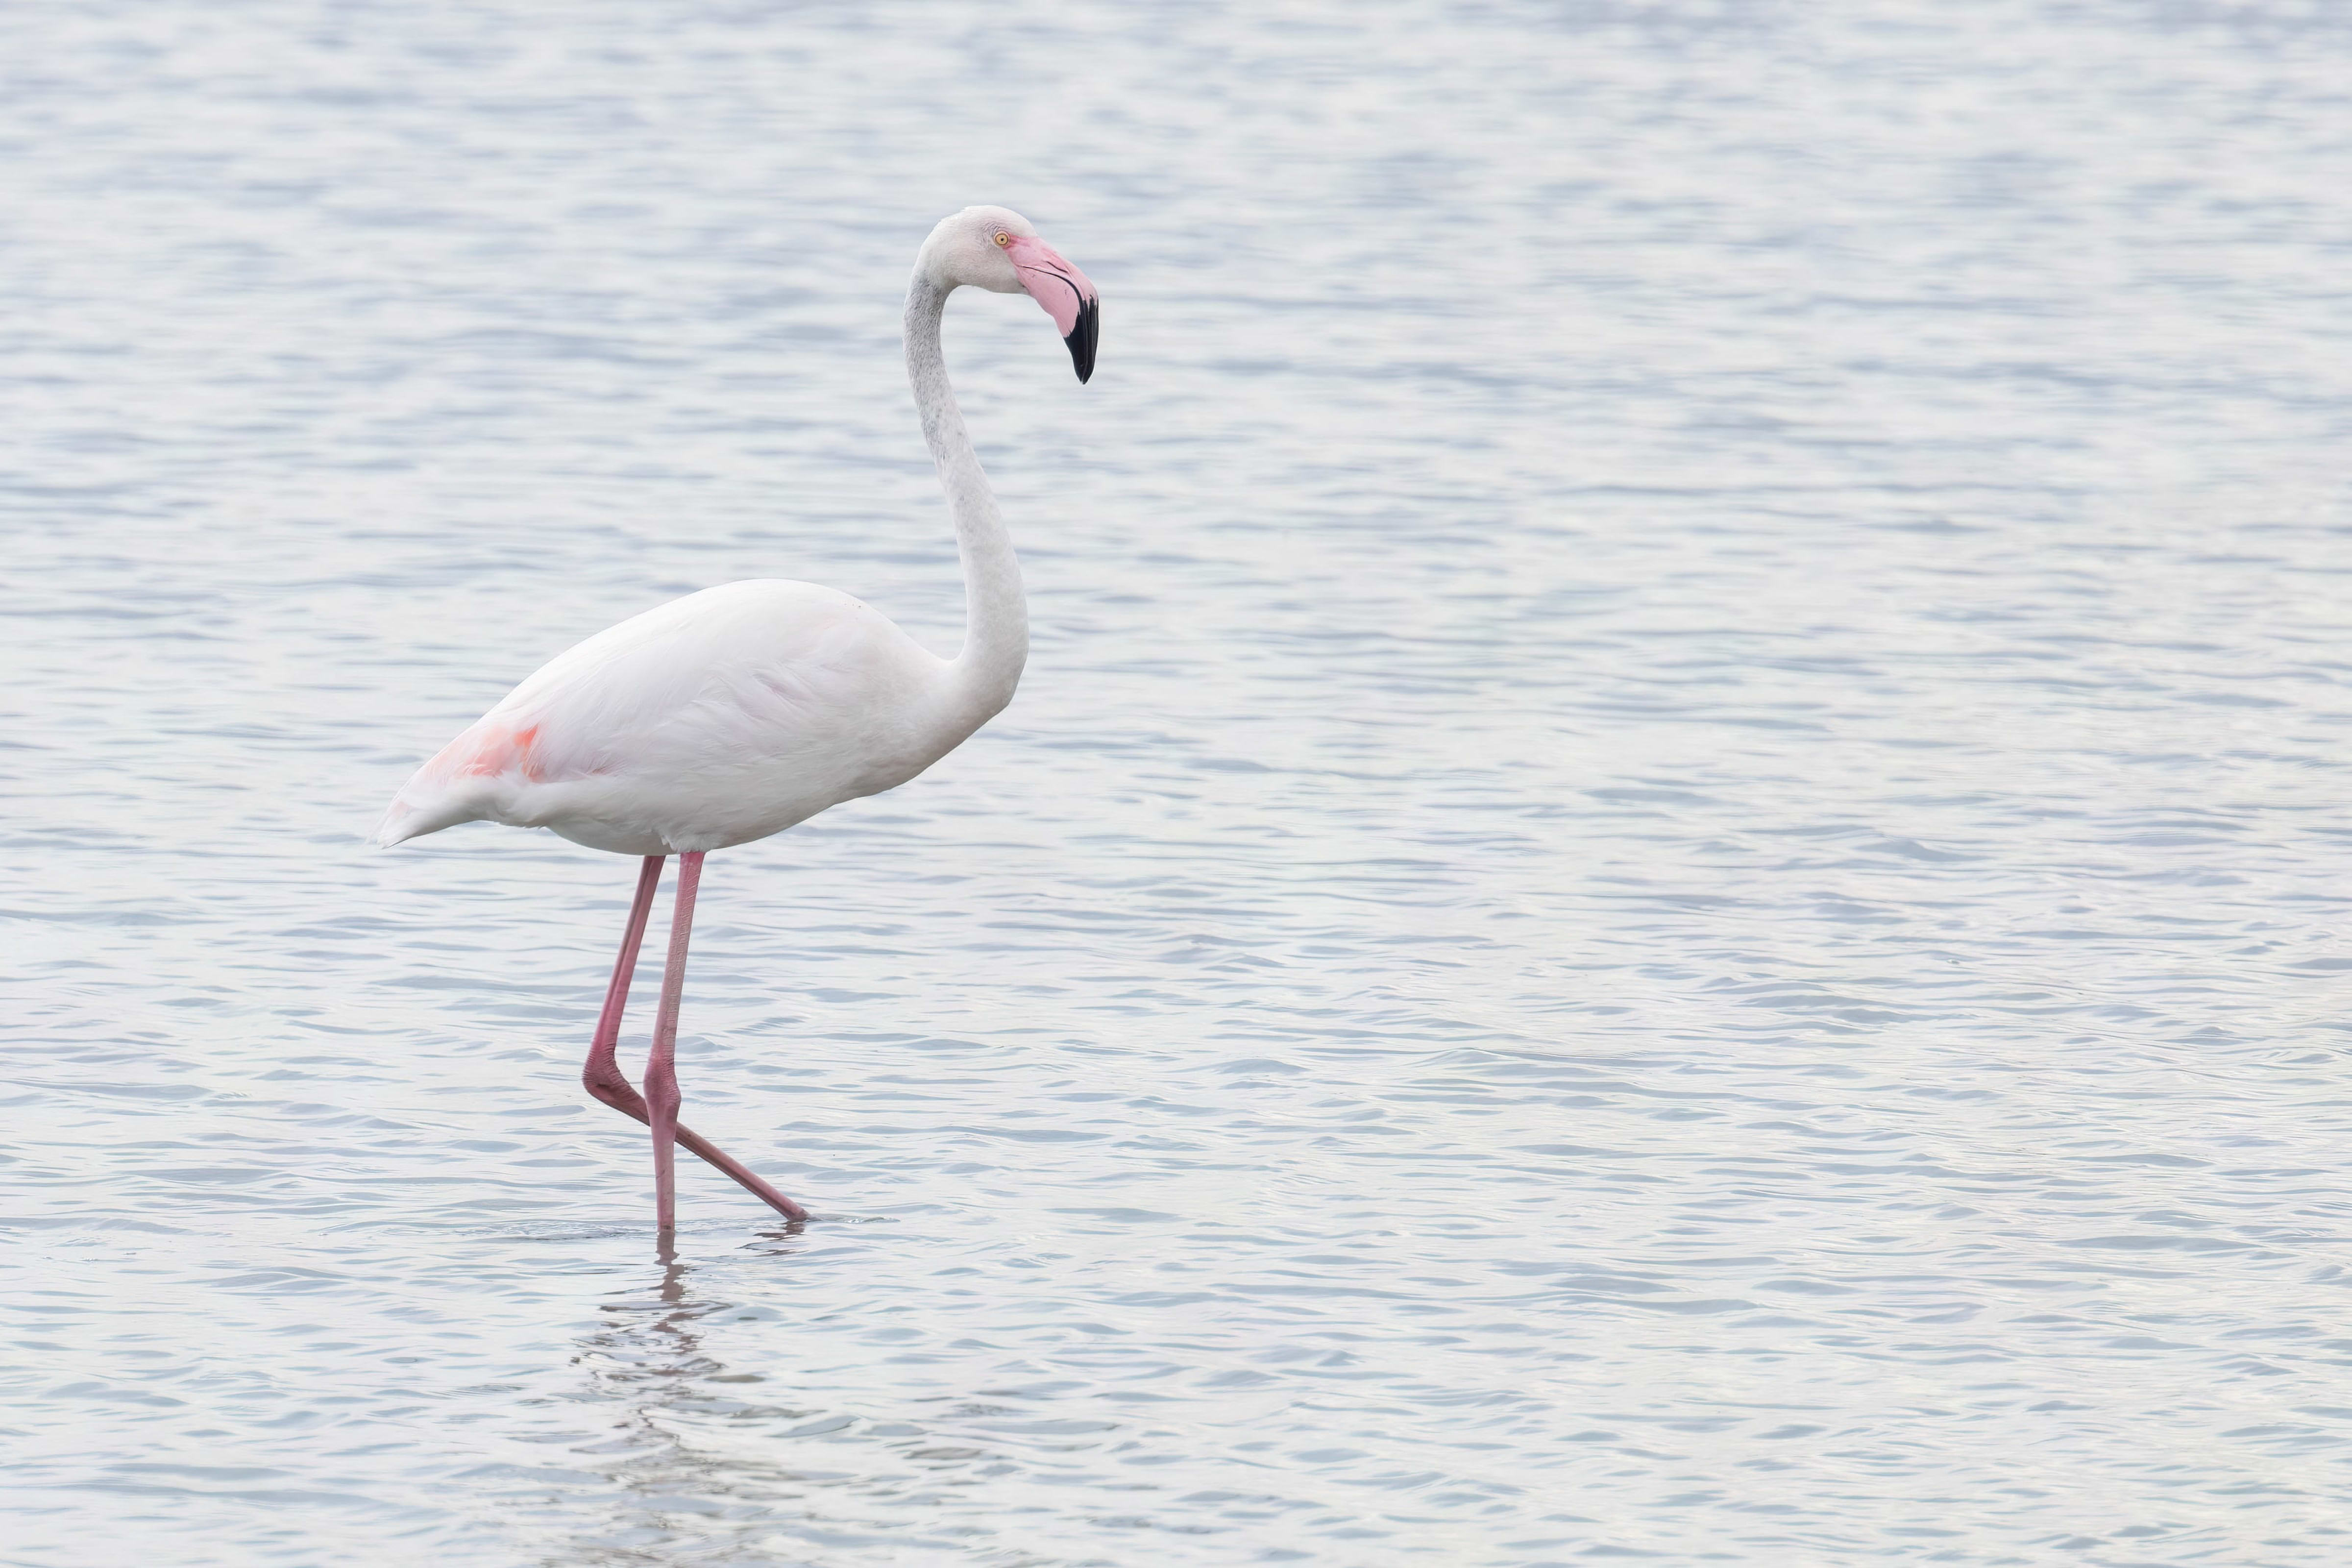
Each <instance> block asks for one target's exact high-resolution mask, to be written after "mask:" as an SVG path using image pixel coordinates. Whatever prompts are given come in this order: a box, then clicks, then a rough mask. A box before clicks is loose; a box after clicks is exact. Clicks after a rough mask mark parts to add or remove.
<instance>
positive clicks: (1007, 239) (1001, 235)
mask: <svg viewBox="0 0 2352 1568" xmlns="http://www.w3.org/2000/svg"><path fill="white" fill-rule="evenodd" d="M996 243H997V244H999V245H1010V244H1012V243H1013V237H1012V236H1011V235H1009V234H1007V233H1005V232H1004V231H1003V229H1001V228H1000V229H998V230H997V231H996Z"/></svg>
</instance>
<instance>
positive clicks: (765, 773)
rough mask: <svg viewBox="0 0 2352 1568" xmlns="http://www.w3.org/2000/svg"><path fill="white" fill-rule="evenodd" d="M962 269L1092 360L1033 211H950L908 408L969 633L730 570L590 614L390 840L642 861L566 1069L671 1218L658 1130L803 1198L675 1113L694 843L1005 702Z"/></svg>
mask: <svg viewBox="0 0 2352 1568" xmlns="http://www.w3.org/2000/svg"><path fill="white" fill-rule="evenodd" d="M966 284H971V285H972V286H973V287H975V288H981V289H988V290H990V291H991V292H992V293H998V294H1012V293H1017V292H1021V291H1024V290H1025V291H1026V292H1027V293H1028V294H1029V295H1030V297H1031V298H1033V299H1034V300H1036V301H1037V303H1038V304H1040V305H1042V306H1044V307H1045V312H1046V314H1048V315H1050V316H1052V317H1053V318H1054V325H1055V328H1056V329H1058V330H1059V331H1061V333H1062V341H1063V342H1066V343H1067V344H1068V345H1069V350H1070V359H1071V363H1074V364H1075V365H1076V367H1077V372H1078V379H1079V380H1080V381H1082V382H1083V381H1085V380H1086V379H1087V377H1088V376H1090V375H1092V374H1094V367H1095V338H1096V333H1097V328H1098V321H1097V295H1096V293H1095V287H1094V285H1093V284H1092V283H1089V282H1088V281H1087V277H1086V274H1084V273H1083V272H1080V271H1079V270H1078V269H1077V268H1075V267H1073V266H1071V265H1070V264H1069V263H1068V262H1067V261H1065V260H1064V259H1062V258H1061V257H1060V255H1058V254H1057V253H1056V252H1055V250H1054V248H1053V247H1051V246H1049V245H1047V244H1046V243H1045V241H1044V240H1042V239H1039V238H1038V237H1037V231H1036V229H1035V228H1034V227H1033V226H1031V225H1030V223H1029V220H1028V219H1026V218H1024V217H1023V216H1021V215H1020V214H1018V213H1015V212H1013V211H1010V210H1008V209H1006V208H1004V207H985V206H982V207H966V208H965V209H964V210H963V211H961V212H960V213H958V214H956V215H955V216H952V217H949V218H945V219H943V220H941V222H940V225H939V226H938V227H937V228H934V229H933V230H931V234H930V237H929V239H927V240H925V241H924V242H923V247H922V249H921V251H920V252H919V253H918V254H917V256H916V258H915V276H914V280H913V281H912V282H911V283H910V284H909V285H908V289H907V326H906V331H907V379H908V382H909V383H911V384H912V385H913V387H914V393H915V405H916V406H917V407H918V408H919V410H920V411H921V413H922V419H923V439H924V440H925V441H926V442H927V443H929V447H930V449H931V458H932V459H933V461H934V462H936V463H937V464H938V467H939V473H940V485H941V486H942V487H943V488H944V489H946V491H947V495H948V507H949V510H950V512H951V513H952V514H953V515H954V518H955V529H956V548H957V553H958V554H959V555H960V556H961V559H962V563H963V583H964V618H965V629H964V643H963V648H962V651H961V652H960V653H959V654H958V655H957V656H956V657H955V658H952V659H943V658H938V657H936V656H935V655H933V654H930V653H929V652H927V651H925V650H924V649H923V648H922V647H920V646H919V645H918V644H917V643H916V642H915V640H914V639H913V638H912V637H908V635H907V634H906V633H904V632H902V631H900V630H899V629H898V627H897V626H893V625H892V624H891V623H890V622H889V621H888V620H887V619H885V618H884V617H883V616H881V615H880V614H879V613H878V612H877V611H875V610H874V609H872V608H870V607H868V606H867V605H864V604H861V603H860V602H859V601H857V600H856V599H853V598H851V597H850V596H849V595H846V594H843V593H838V592H836V591H835V590H834V589H831V588H824V587H819V586H817V585H816V584H811V583H792V582H781V581H761V582H751V583H730V584H726V585H724V586H722V587H717V588H706V589H704V590H703V591H702V592H700V593H698V594H689V595H687V596H686V597H685V598H683V599H677V600H674V601H672V602H671V603H669V604H667V605H661V606H659V607H658V608H656V609H651V610H648V611H646V613H645V614H643V615H641V616H635V617H634V618H632V619H630V620H625V621H623V622H622V623H621V624H620V625H619V626H614V627H612V628H610V629H609V630H606V631H604V632H600V633H599V634H597V635H596V636H594V637H590V638H589V639H588V640H587V641H586V642H583V643H582V644H580V645H579V646H578V647H574V648H572V650H571V651H570V652H568V653H565V654H562V655H561V656H560V657H558V658H555V659H554V660H552V661H551V663H549V664H547V665H546V666H545V667H543V668H541V670H540V671H539V672H538V673H537V674H536V675H533V676H532V677H530V679H528V680H525V681H524V682H523V683H522V684H521V685H520V686H518V687H516V688H515V689H514V690H512V691H511V692H509V693H508V694H507V697H506V699H505V700H503V701H501V702H500V703H499V705H498V706H497V707H495V708H493V709H491V710H489V711H488V713H485V714H484V715H482V717H481V718H480V719H478V720H477V721H475V722H474V724H473V725H472V726H471V727H470V728H469V729H467V731H465V732H464V733H463V734H461V735H459V736H458V737H457V739H456V740H454V741H452V742H449V743H448V744H447V745H446V746H444V747H443V748H442V749H441V751H440V752H439V753H438V754H436V756H435V757H434V758H433V760H432V761H430V762H428V763H425V765H424V766H423V767H421V768H419V769H418V770H417V771H416V773H415V776H413V777H412V778H410V779H409V781H408V782H407V783H406V784H403V785H402V786H401V789H400V793H399V794H398V795H395V796H394V798H393V803H392V808H391V809H390V810H389V811H387V812H386V813H385V814H384V817H383V823H382V824H381V825H380V826H378V827H377V828H376V831H375V842H376V843H378V844H380V845H382V846H383V847H387V848H388V847H391V846H393V845H395V844H400V843H404V842H405V841H406V840H408V839H411V838H415V837H419V836H420V835H423V834H426V833H437V832H439V831H440V830H441V829H442V828H445V827H449V826H454V825H456V824H457V823H460V822H475V821H489V822H501V823H506V824H509V826H517V827H548V828H552V829H554V830H555V832H557V833H559V834H561V835H562V837H566V838H569V839H571V840H572V842H573V843H575V844H584V845H586V846H587V847H590V848H592V849H604V850H608V851H610V852H611V853H613V854H615V855H636V856H642V857H644V865H643V866H642V868H640V869H639V871H638V873H637V891H636V897H635V900H633V901H632V903H631V904H630V906H629V920H628V925H627V927H626V929H625V931H624V933H623V935H622V938H621V952H620V956H619V958H618V959H617V960H615V961H614V965H613V979H612V984H610V985H609V986H608V987H607V988H606V990H605V993H604V1012H603V1013H602V1014H601V1015H599V1016H598V1017H597V1020H596V1033H595V1035H594V1037H593V1039H592V1040H591V1042H590V1044H589V1047H588V1062H587V1066H586V1067H585V1068H583V1070H582V1073H581V1078H582V1079H583V1081H584V1082H585V1083H586V1084H587V1087H588V1092H589V1093H590V1094H592V1095H593V1096H595V1097H596V1098H597V1099H598V1100H603V1101H604V1103H605V1104H606V1105H609V1106H611V1107H612V1108H613V1109H614V1110H619V1111H623V1112H625V1113H626V1114H628V1115H630V1116H634V1117H635V1118H636V1119H637V1120H638V1121H642V1122H645V1123H646V1125H647V1126H649V1127H651V1128H652V1129H653V1144H654V1206H655V1210H656V1218H657V1220H658V1223H659V1226H660V1228H661V1230H662V1232H663V1233H664V1234H665V1235H667V1233H669V1232H670V1231H671V1230H672V1229H673V1228H674V1227H675V1226H676V1224H677V1184H676V1177H675V1173H674V1171H673V1168H672V1167H673V1154H672V1145H673V1144H674V1143H683V1144H685V1145H686V1146H687V1148H688V1150H690V1151H692V1152H694V1153H696V1154H698V1155H700V1156H701V1157H702V1158H703V1159H704V1160H706V1161H708V1162H709V1163H711V1164H713V1165H716V1166H717V1167H718V1168H719V1169H720V1170H721V1171H724V1172H726V1173H727V1174H728V1175H730V1176H732V1177H733V1178H734V1179H735V1180H736V1181H738V1182H740V1183H741V1184H743V1185H744V1186H745V1187H747V1188H749V1189H750V1190H751V1192H752V1193H753V1194H757V1195H758V1196H759V1197H760V1198H761V1199H762V1200H763V1201H765V1202H766V1203H768V1204H769V1205H771V1206H772V1207H773V1208H775V1209H776V1210H777V1211H778V1212H779V1213H781V1214H782V1215H784V1216H785V1217H786V1218H788V1219H793V1220H804V1219H806V1218H807V1217H808V1211H807V1210H805V1209H803V1207H801V1205H798V1204H796V1203H794V1202H793V1200H792V1199H790V1198H788V1197H786V1196H785V1195H784V1194H782V1193H780V1192H778V1191H777V1190H776V1189H775V1188H773V1187H772V1186H770V1185H769V1184H767V1183H765V1182H763V1181H761V1179H760V1178H759V1177H758V1176H756V1175H753V1174H752V1173H751V1172H750V1171H749V1170H747V1169H746V1168H744V1166H742V1165H741V1164H740V1163H737V1162H736V1161H734V1160H732V1159H730V1158H729V1157H728V1156H727V1155H726V1154H724V1153H722V1152H719V1149H718V1148H717V1147H716V1146H714V1145H713V1144H712V1143H711V1142H710V1141H709V1139H706V1138H702V1137H700V1136H698V1135H697V1134H696V1133H694V1132H692V1131H688V1129H686V1128H684V1127H681V1126H679V1125H678V1122H677V1112H678V1106H679V1103H680V1101H679V1095H678V1088H677V1012H678V999H679V997H680V995H681V994H683V992H684V989H685V985H686V948H687V939H688V934H689V932H690V931H691V930H692V928H693V923H694V898H695V892H696V889H697V888H698V886H699V885H700V882H701V879H702V858H703V857H704V856H705V855H706V854H708V853H709V852H710V851H711V850H713V849H724V848H727V847H730V846H731V845H736V844H747V843H749V842H751V840H752V839H755V838H765V837H768V836H769V835H770V834H772V833H781V832H782V831H783V830H784V829H785V828H787V827H790V826H793V824H794V823H797V822H803V821H806V820H807V819H808V818H809V817H812V816H815V815H816V814H817V813H818V812H820V811H823V810H824V808H825V807H827V806H829V805H839V804H840V803H841V802H843V801H845V800H856V799H857V798H858V797H859V796H861V795H878V794H879V793H881V792H882V791H884V790H886V789H891V788H894V787H895V786H897V785H898V784H905V783H906V782H907V781H908V779H911V778H913V777H914V776H915V775H916V774H917V773H921V772H922V771H923V770H924V769H925V768H928V767H929V766H930V765H931V764H932V763H935V762H938V761H939V760H940V758H941V757H943V756H945V755H947V754H948V752H951V751H953V750H954V749H955V748H956V747H957V746H958V745H960V744H961V743H962V742H963V740H964V739H965V737H967V736H969V735H970V734H971V733H972V732H973V731H976V730H978V729H979V728H980V727H981V726H982V724H985V723H986V722H988V721H989V720H991V719H992V718H994V717H995V716H996V715H997V714H998V713H999V712H1001V711H1003V708H1004V705H1005V704H1006V703H1008V702H1010V701H1011V700H1013V688H1014V687H1015V686H1016V685H1017V684H1018V683H1019V681H1020V679H1021V667H1022V665H1023V663H1024V661H1025V660H1026V659H1027V658H1028V656H1029V612H1028V608H1027V606H1026V605H1025V604H1024V602H1023V599H1022V595H1021V568H1020V565H1019V563H1017V562H1016V561H1014V559H1013V543H1012V541H1011V540H1010V539H1009V538H1008V537H1007V536H1006V534H1005V531H1004V520H1003V518H1002V517H1001V516H999V515H998V513H997V510H996V498H995V496H994V495H993V494H992V492H991V490H990V489H989V486H988V477H987V476H986V475H985V474H983V473H982V471H981V467H980V458H979V456H978V455H977V454H976V453H975V452H973V450H972V447H971V437H970V436H968V435H967V434H965V432H964V426H963V416H962V414H961V412H960V411H959V410H958V409H957V407H956V400H955V394H954V392H953V391H952V390H950V387H949V385H948V372H947V361H946V359H945V357H944V356H943V355H942V354H941V353H940V319H941V317H942V316H943V315H944V314H945V312H946V310H947V302H948V296H949V294H950V293H952V292H953V291H954V290H955V289H959V288H961V287H962V286H964V285H966ZM671 854H676V855H677V856H678V869H677V912H676V914H675V916H674V917H673V919H672V922H671V925H670V937H669V962H668V964H667V967H666V968H665V969H664V970H663V972H662V992H661V1005H660V1009H659V1011H658V1013H657V1014H656V1018H655V1022H654V1037H653V1048H652V1051H651V1053H650V1055H649V1056H648V1057H647V1058H646V1089H645V1093H644V1095H643V1096H642V1097H641V1096H639V1094H638V1093H637V1091H636V1090H635V1089H632V1088H631V1087H630V1085H629V1080H628V1079H626V1078H625V1077H624V1076H622V1073H621V1068H620V1064H619V1062H618V1061H617V1060H616V1058H615V1049H616V1047H617V1046H618V1043H619V1040H620V1033H621V1014H622V1010H623V1009H624V1008H625V1006H626V1005H627V1003H628V995H629V982H630V980H631V978H632V977H633V976H634V975H635V973H636V966H637V949H638V947H639V945H640V944H641V943H642V942H643V941H644V939H645V932H646V916H647V915H648V913H650V911H651V910H652V908H653V900H654V891H655V889H656V887H657V886H658V885H659V884H660V881H661V869H662V861H663V859H664V858H666V857H667V856H669V855H671Z"/></svg>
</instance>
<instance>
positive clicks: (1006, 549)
mask: <svg viewBox="0 0 2352 1568" xmlns="http://www.w3.org/2000/svg"><path fill="white" fill-rule="evenodd" d="M947 305H948V290H946V289H942V288H940V286H939V285H938V284H937V283H935V282H933V281H931V279H930V278H929V276H928V275H927V274H926V272H925V271H924V270H923V269H922V268H917V269H916V273H915V281H914V283H913V284H912V285H911V286H910V287H909V288H908V290H907V380H908V384H911V385H912V386H913V387H914V390H915V406H916V408H917V409H919V410H920V411H921V414H922V416H923V440H924V442H925V444H927V445H928V446H929V447H930V449H931V460H932V461H933V462H935V463H937V464H938V465H939V468H940V488H942V489H945V490H946V491H947V492H948V510H950V512H952V513H953V514H954V516H955V530H956V553H957V554H958V555H960V556H961V558H962V560H963V605H964V633H963V651H962V652H961V653H959V654H958V655H957V656H956V658H955V662H954V664H953V665H952V667H951V668H953V670H954V672H955V680H956V684H957V686H958V688H959V689H960V694H961V696H963V697H964V698H965V699H966V700H969V701H971V703H972V704H974V705H975V706H976V707H978V708H980V709H981V710H982V712H981V718H982V719H983V720H985V719H987V718H988V717H989V716H991V715H992V714H994V713H996V712H997V711H999V710H1002V709H1003V706H1004V705H1005V704H1006V703H1008V702H1010V701H1012V700H1013V688H1014V687H1015V686H1017V685H1019V684H1020V681H1021V667H1022V665H1023V664H1024V663H1026V662H1027V661H1028V658H1029V607H1028V605H1027V604H1026V603H1025V602H1024V600H1023V598H1022V596H1021V563H1020V562H1018V561H1016V560H1014V559H1013V541H1012V539H1011V538H1010V537H1008V536H1007V535H1006V533H1005V531H1004V519H1003V517H1002V516H1001V515H999V513H998V512H997V510H996V495H995V492H994V491H992V490H991V489H989V488H988V476H987V475H986V474H984V473H982V471H981V468H980V454H979V453H977V452H975V451H973V450H972V449H971V436H970V435H969V434H967V433H966V432H965V430H964V427H963V413H962V411H961V410H960V409H959V408H957V407H956V400H955V392H954V390H953V389H952V388H950V386H949V385H948V362H947V356H946V354H945V353H942V352H941V350H940V319H941V318H942V317H943V316H944V315H945V314H946V311H947Z"/></svg>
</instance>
